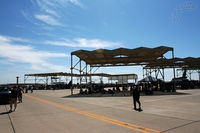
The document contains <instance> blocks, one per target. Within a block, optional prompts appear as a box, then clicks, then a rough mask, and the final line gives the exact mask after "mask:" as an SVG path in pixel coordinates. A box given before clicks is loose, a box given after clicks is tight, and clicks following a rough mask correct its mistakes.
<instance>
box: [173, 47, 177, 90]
mask: <svg viewBox="0 0 200 133" xmlns="http://www.w3.org/2000/svg"><path fill="white" fill-rule="evenodd" d="M172 58H173V73H174V79H175V78H176V74H175V73H176V72H175V66H174V65H175V60H174V49H172ZM173 87H174V88H173V89H174V90H173V91H174V92H176V83H175V82H174V85H173Z"/></svg>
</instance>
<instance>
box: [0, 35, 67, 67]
mask: <svg viewBox="0 0 200 133" xmlns="http://www.w3.org/2000/svg"><path fill="white" fill-rule="evenodd" d="M67 56H68V55H66V54H64V53H54V52H48V51H37V50H35V49H34V48H33V47H31V46H24V45H19V44H13V42H12V39H9V38H8V37H5V36H0V57H3V58H6V59H8V61H9V62H17V63H28V64H30V65H31V68H32V69H34V70H44V69H45V70H47V69H50V70H54V71H66V67H64V66H59V65H54V64H51V63H48V62H47V59H49V58H54V57H67ZM1 63H2V62H1Z"/></svg>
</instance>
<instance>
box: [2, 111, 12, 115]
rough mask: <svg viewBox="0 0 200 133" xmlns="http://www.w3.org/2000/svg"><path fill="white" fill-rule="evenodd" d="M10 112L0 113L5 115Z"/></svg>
mask: <svg viewBox="0 0 200 133" xmlns="http://www.w3.org/2000/svg"><path fill="white" fill-rule="evenodd" d="M9 113H10V112H2V113H0V115H6V114H9Z"/></svg>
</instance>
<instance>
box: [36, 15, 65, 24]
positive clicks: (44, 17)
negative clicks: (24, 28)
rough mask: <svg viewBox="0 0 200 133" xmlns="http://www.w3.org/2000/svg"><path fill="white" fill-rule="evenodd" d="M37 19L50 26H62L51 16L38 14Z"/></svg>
mask: <svg viewBox="0 0 200 133" xmlns="http://www.w3.org/2000/svg"><path fill="white" fill-rule="evenodd" d="M35 18H36V19H38V20H40V21H42V22H44V23H46V24H49V25H53V26H56V25H59V26H61V25H62V24H61V23H59V22H58V21H57V20H56V19H54V18H53V17H52V16H50V15H43V14H36V15H35Z"/></svg>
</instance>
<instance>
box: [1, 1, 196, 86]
mask: <svg viewBox="0 0 200 133" xmlns="http://www.w3.org/2000/svg"><path fill="white" fill-rule="evenodd" d="M0 18H1V19H0V20H1V21H0V83H7V82H15V77H16V76H20V81H21V82H22V81H23V75H24V74H25V73H41V72H60V71H63V72H70V70H69V68H70V53H71V52H72V51H75V50H79V49H87V50H94V49H97V48H106V49H114V48H118V47H126V48H136V47H141V46H143V47H151V48H153V47H157V46H160V45H164V46H170V47H174V49H175V56H176V57H188V56H192V57H199V49H200V44H199V43H200V1H199V0H165V1H163V0H20V1H16V0H1V1H0ZM119 71H120V72H119ZM166 71H167V72H168V73H169V74H167V75H168V77H167V78H168V80H170V78H171V77H170V75H171V73H172V71H171V70H166ZM99 72H110V73H130V72H131V73H136V74H138V76H139V78H142V75H141V74H142V69H141V67H124V68H116V67H114V68H102V69H99ZM194 77H197V75H196V76H194Z"/></svg>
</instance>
